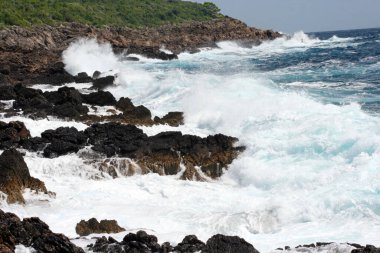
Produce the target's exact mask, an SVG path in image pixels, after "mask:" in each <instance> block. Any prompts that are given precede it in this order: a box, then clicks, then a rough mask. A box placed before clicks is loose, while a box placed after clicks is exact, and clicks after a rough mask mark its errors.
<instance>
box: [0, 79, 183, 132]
mask: <svg viewBox="0 0 380 253" xmlns="http://www.w3.org/2000/svg"><path fill="white" fill-rule="evenodd" d="M97 80H99V79H97ZM0 92H1V93H0V98H1V99H0V100H8V101H11V100H14V102H13V108H12V109H8V110H3V111H4V112H6V113H13V114H17V112H18V111H22V113H23V114H24V115H28V116H31V117H33V118H46V117H47V116H55V117H59V118H63V119H72V120H76V121H82V122H84V123H88V124H92V123H96V122H104V121H111V122H120V123H125V124H137V125H148V126H151V125H155V124H168V125H171V126H178V125H181V124H183V121H184V120H183V113H181V112H171V113H169V114H167V115H166V116H164V117H162V118H159V117H155V118H154V120H153V119H152V114H151V112H150V110H149V109H148V108H146V107H145V106H142V105H139V106H135V105H134V104H133V103H132V101H131V100H130V99H129V98H124V97H122V98H120V99H119V101H117V100H116V99H115V97H114V96H113V95H112V94H111V93H110V92H108V91H102V90H99V91H95V92H91V93H89V94H82V93H80V92H79V91H78V90H77V89H75V88H73V87H71V88H69V87H66V86H63V87H60V88H59V89H58V90H57V91H46V92H43V91H42V90H39V89H33V88H28V87H25V86H23V85H15V86H2V87H0ZM88 106H114V108H115V110H114V111H115V113H114V114H112V115H94V114H89V112H90V110H89V107H88ZM117 109H118V110H120V112H117V111H116V110H117ZM1 127H2V126H0V131H1ZM0 138H1V136H0Z"/></svg>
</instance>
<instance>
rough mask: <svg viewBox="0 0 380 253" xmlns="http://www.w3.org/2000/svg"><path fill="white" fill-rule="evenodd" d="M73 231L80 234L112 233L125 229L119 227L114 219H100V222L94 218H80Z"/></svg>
mask: <svg viewBox="0 0 380 253" xmlns="http://www.w3.org/2000/svg"><path fill="white" fill-rule="evenodd" d="M75 231H76V233H77V234H78V235H80V236H87V235H90V234H113V233H120V232H123V231H125V229H124V228H122V227H120V226H119V225H118V224H117V221H115V220H101V221H100V222H99V221H98V220H97V219H95V218H92V219H89V220H88V221H85V220H81V221H80V222H79V223H78V224H77V225H76V227H75Z"/></svg>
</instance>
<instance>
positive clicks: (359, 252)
mask: <svg viewBox="0 0 380 253" xmlns="http://www.w3.org/2000/svg"><path fill="white" fill-rule="evenodd" d="M351 245H352V244H351ZM354 247H356V249H353V250H352V251H351V253H380V248H376V247H375V246H373V245H366V246H365V247H364V246H360V245H356V246H354Z"/></svg>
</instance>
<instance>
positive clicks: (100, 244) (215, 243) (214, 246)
mask: <svg viewBox="0 0 380 253" xmlns="http://www.w3.org/2000/svg"><path fill="white" fill-rule="evenodd" d="M89 248H90V249H91V250H93V251H94V252H101V253H106V252H107V253H119V252H125V253H128V252H131V253H132V252H143V253H148V252H159V253H168V252H176V253H195V252H201V253H259V252H258V251H257V250H256V249H255V248H254V247H253V246H252V245H251V244H249V243H247V242H246V241H245V240H244V239H242V238H239V237H237V236H223V235H215V236H213V237H212V238H210V239H209V240H208V241H207V244H205V243H203V242H202V241H200V240H198V238H197V237H196V236H195V235H188V236H186V237H185V238H184V239H183V241H182V242H181V243H179V244H178V245H177V246H176V247H172V246H171V245H170V243H167V242H166V243H163V244H162V245H161V246H160V245H159V244H158V243H157V238H156V237H155V236H152V235H148V234H147V233H146V232H144V231H139V232H137V233H136V234H133V233H129V234H128V235H126V236H125V237H124V239H123V241H121V242H117V241H116V240H115V239H113V238H112V237H109V238H108V239H107V238H106V237H102V238H99V239H97V241H96V243H95V244H94V245H90V247H89Z"/></svg>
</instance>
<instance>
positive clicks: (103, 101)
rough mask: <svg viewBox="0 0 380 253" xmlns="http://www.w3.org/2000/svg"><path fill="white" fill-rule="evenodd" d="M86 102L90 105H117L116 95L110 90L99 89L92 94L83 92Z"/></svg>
mask: <svg viewBox="0 0 380 253" xmlns="http://www.w3.org/2000/svg"><path fill="white" fill-rule="evenodd" d="M82 98H83V101H84V103H86V104H90V105H98V106H106V105H115V104H116V99H115V97H114V96H113V95H112V94H111V93H110V92H108V91H101V90H100V91H97V92H92V93H90V94H82Z"/></svg>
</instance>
